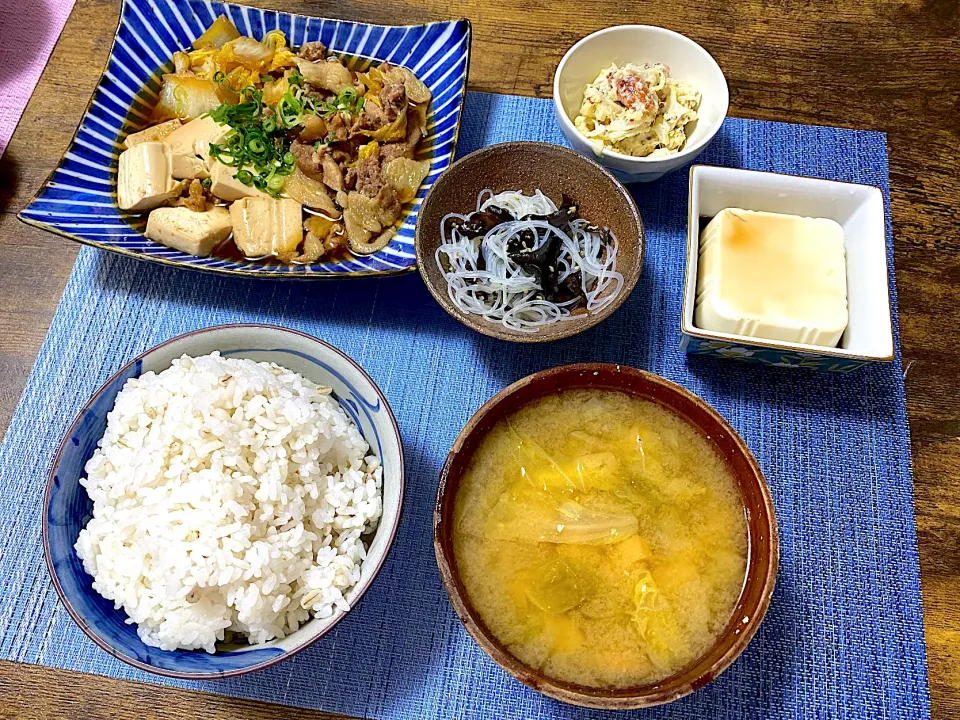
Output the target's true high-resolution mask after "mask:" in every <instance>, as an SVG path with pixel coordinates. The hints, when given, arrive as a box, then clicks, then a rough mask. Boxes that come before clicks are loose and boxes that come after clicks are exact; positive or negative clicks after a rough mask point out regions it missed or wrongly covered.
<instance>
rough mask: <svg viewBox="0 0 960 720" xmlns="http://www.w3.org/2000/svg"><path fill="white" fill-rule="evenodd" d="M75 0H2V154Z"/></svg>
mask: <svg viewBox="0 0 960 720" xmlns="http://www.w3.org/2000/svg"><path fill="white" fill-rule="evenodd" d="M73 3H74V0H0V155H2V154H3V151H4V150H5V149H6V147H7V143H8V142H10V136H11V135H13V131H14V129H15V128H16V127H17V123H18V122H19V121H20V116H21V115H23V109H24V108H25V107H26V106H27V101H29V100H30V96H31V95H32V94H33V89H34V88H35V87H36V86H37V81H38V80H39V79H40V74H41V73H42V72H43V68H44V66H46V64H47V60H48V59H49V57H50V52H51V51H52V50H53V46H54V45H56V43H57V38H59V37H60V31H61V30H63V25H64V23H65V22H66V21H67V16H69V15H70V10H72V9H73Z"/></svg>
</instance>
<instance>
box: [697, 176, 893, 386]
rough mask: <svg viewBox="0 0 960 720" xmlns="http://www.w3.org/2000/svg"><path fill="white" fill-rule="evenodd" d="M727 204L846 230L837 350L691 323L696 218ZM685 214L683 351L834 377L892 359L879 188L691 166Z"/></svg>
mask: <svg viewBox="0 0 960 720" xmlns="http://www.w3.org/2000/svg"><path fill="white" fill-rule="evenodd" d="M730 207H735V208H742V209H744V210H760V211H764V212H774V213H785V214H788V215H800V216H802V217H821V218H829V219H831V220H835V221H836V222H838V223H839V224H840V225H841V227H843V246H844V250H845V251H846V265H847V305H848V307H849V312H850V319H849V321H848V323H847V327H846V330H844V332H843V336H842V337H841V338H840V343H839V345H838V346H837V347H822V346H818V345H806V344H803V343H792V342H783V341H779V340H764V339H763V338H755V337H747V336H744V335H732V334H728V333H721V332H713V331H710V330H705V329H703V328H700V327H697V326H696V325H695V324H694V319H693V316H694V306H695V304H696V289H697V261H698V259H699V255H700V236H699V231H700V227H699V226H700V222H699V220H700V218H701V217H713V216H715V215H716V214H717V213H718V212H720V211H721V210H723V209H724V208H730ZM687 212H688V217H687V228H688V232H687V269H686V275H685V278H684V293H683V312H682V317H681V321H680V331H681V347H682V348H683V349H684V350H686V351H687V352H688V353H693V354H697V355H716V356H720V357H726V358H735V359H738V360H748V361H751V362H760V363H764V364H767V365H775V366H778V367H807V368H813V369H817V370H829V371H833V372H848V371H851V370H856V369H857V368H859V367H861V366H863V365H865V364H867V363H869V362H883V361H890V360H893V357H894V348H893V321H892V315H891V311H890V287H889V278H888V276H887V234H886V221H885V218H884V213H883V193H882V192H881V191H880V188H876V187H872V186H870V185H856V184H853V183H842V182H834V181H832V180H821V179H820V178H811V177H797V176H795V175H781V174H779V173H769V172H756V171H753V170H739V169H734V168H725V167H712V166H710V165H695V166H694V167H693V168H692V169H691V171H690V194H689V205H688V210H687Z"/></svg>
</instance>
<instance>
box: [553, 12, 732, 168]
mask: <svg viewBox="0 0 960 720" xmlns="http://www.w3.org/2000/svg"><path fill="white" fill-rule="evenodd" d="M631 62H632V63H655V62H661V63H664V64H666V65H667V66H669V68H670V75H671V77H674V78H677V79H678V80H684V81H686V82H688V83H691V84H692V85H694V86H696V87H697V89H699V90H700V92H701V93H702V94H703V100H702V101H701V103H700V109H699V111H698V112H699V113H700V118H699V119H698V120H696V121H695V122H692V123H690V124H689V125H687V128H686V130H687V142H686V144H685V145H684V146H683V149H682V150H681V151H680V152H679V153H677V154H676V155H668V156H666V157H643V158H636V157H630V156H629V155H624V154H622V153H618V152H614V151H612V150H609V149H607V148H603V149H602V151H601V153H602V154H601V155H600V156H599V157H598V156H597V154H596V152H595V150H594V146H593V145H592V144H590V142H589V141H588V140H587V139H586V138H585V137H584V136H583V135H581V134H580V131H578V130H577V128H576V127H575V126H574V124H573V120H574V118H576V117H577V113H578V112H579V110H580V104H581V102H582V101H583V90H584V88H586V86H587V85H589V84H590V83H592V82H593V81H594V80H596V78H597V75H599V74H600V71H601V70H603V69H604V68H605V67H608V66H609V65H610V63H617V65H624V64H626V63H631ZM729 104H730V93H729V92H728V90H727V81H726V79H725V78H724V77H723V71H722V70H721V69H720V66H719V65H717V61H716V60H714V59H713V57H711V55H710V53H708V52H707V51H706V50H704V49H703V48H702V47H700V46H699V45H697V43H695V42H694V41H693V40H691V39H690V38H687V37H684V36H683V35H681V34H679V33H675V32H673V31H672V30H667V29H665V28H660V27H654V26H653V25H618V26H616V27H611V28H607V29H605V30H598V31H597V32H595V33H593V34H592V35H587V36H586V37H585V38H583V39H582V40H581V41H580V42H578V43H577V44H576V45H574V46H573V47H572V48H570V49H569V50H568V51H567V54H566V55H564V56H563V59H562V60H561V61H560V64H559V65H558V66H557V72H556V74H555V75H554V76H553V108H554V112H555V113H556V115H557V122H558V123H560V129H561V130H562V131H563V134H564V135H565V136H566V138H567V140H568V141H570V145H571V147H573V148H574V149H575V150H576V151H578V152H580V153H582V154H583V155H586V156H587V157H590V158H593V159H594V160H597V161H598V162H599V163H600V164H601V165H603V166H604V167H606V168H607V169H608V170H610V171H611V172H613V174H614V175H616V176H617V178H618V179H620V180H621V181H623V182H649V181H651V180H656V179H657V178H659V177H660V176H662V175H664V174H665V173H668V172H670V171H671V170H676V169H677V168H678V167H680V166H681V165H685V164H686V163H688V162H690V161H691V160H693V159H694V158H695V157H697V155H699V154H700V153H701V152H703V149H704V148H705V147H706V146H707V143H709V142H710V140H712V139H713V136H714V135H716V134H717V131H718V130H719V129H720V125H721V124H722V123H723V119H724V118H725V117H726V116H727V107H728V106H729Z"/></svg>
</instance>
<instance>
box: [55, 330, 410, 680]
mask: <svg viewBox="0 0 960 720" xmlns="http://www.w3.org/2000/svg"><path fill="white" fill-rule="evenodd" d="M245 328H258V329H267V330H271V331H279V332H283V333H289V334H291V335H297V336H299V337H302V338H304V339H305V340H309V341H310V342H314V343H317V344H319V345H322V346H323V347H324V348H325V349H327V350H329V351H330V352H332V353H334V354H336V355H338V356H340V357H341V358H342V359H343V360H344V361H345V362H347V363H348V364H349V365H351V366H352V367H353V368H354V369H355V370H357V372H359V373H360V375H361V377H363V379H364V380H366V381H367V382H368V383H369V385H370V389H372V390H373V391H374V393H375V394H376V396H377V398H378V399H379V400H380V402H381V403H382V404H383V408H384V409H385V410H386V412H387V417H388V418H389V419H390V423H391V425H392V427H393V432H394V434H395V435H396V437H397V449H398V451H399V455H400V457H399V465H400V467H399V483H400V507H399V509H398V511H397V516H396V519H395V520H394V522H393V524H392V525H391V526H390V528H389V533H388V539H387V543H386V546H385V547H384V551H383V555H382V556H381V557H380V558H379V559H378V561H377V563H376V565H375V566H374V568H373V572H372V573H371V575H370V577H369V579H368V580H367V581H366V583H365V584H364V585H362V586H360V588H359V590H358V591H357V595H356V597H355V598H354V599H353V600H352V601H351V604H350V610H349V611H347V612H344V613H341V614H340V616H339V617H337V618H336V619H335V620H334V621H333V622H331V623H330V624H329V625H328V626H327V627H326V628H324V629H323V630H321V631H320V632H319V633H317V634H316V635H315V636H313V637H311V638H309V639H308V640H306V641H305V642H304V643H303V644H301V645H298V646H296V647H294V648H290V649H289V650H284V651H283V652H282V653H280V654H279V655H275V656H274V657H271V658H268V659H266V660H263V661H262V662H259V663H256V664H254V665H250V666H248V667H242V668H234V669H230V670H223V671H218V672H184V671H178V670H168V669H166V668H161V667H157V666H156V665H150V664H148V663H145V662H142V661H140V660H137V659H135V658H132V657H129V656H128V655H126V654H124V653H122V652H120V651H119V650H117V649H116V648H114V647H113V646H112V645H110V644H109V643H108V642H106V641H105V640H104V639H103V638H101V637H100V635H99V634H98V633H96V632H94V631H93V630H92V629H91V628H90V626H89V625H88V624H87V622H86V621H85V620H84V619H83V617H82V616H81V615H80V613H79V612H77V610H76V608H74V606H73V604H72V603H71V602H70V599H69V598H68V597H67V596H66V593H65V592H64V590H63V587H62V586H61V584H60V578H59V576H58V575H57V571H56V568H55V567H54V564H53V558H52V553H51V550H50V535H49V528H48V523H47V515H48V512H49V507H50V501H51V499H52V497H53V491H54V489H55V486H56V482H57V481H56V478H55V473H56V469H57V467H58V466H59V464H60V459H61V455H62V454H63V452H64V450H65V449H66V447H67V443H68V442H69V441H70V438H71V437H72V436H73V434H74V432H75V431H76V430H77V428H78V426H79V425H80V423H81V422H82V420H83V418H84V416H85V415H86V413H87V411H88V410H90V408H91V407H92V406H93V405H94V404H95V403H96V401H97V400H98V399H99V397H100V396H101V395H102V394H103V393H104V392H105V391H106V389H107V388H108V387H109V386H110V385H111V384H112V383H113V382H114V381H115V380H116V379H117V378H119V377H120V376H122V375H123V374H124V373H126V372H127V371H128V370H130V368H132V367H134V366H136V365H137V363H140V362H142V361H143V359H144V358H146V357H147V356H148V355H151V354H153V353H154V352H156V351H157V350H160V349H161V348H164V347H166V346H168V345H170V344H172V343H175V342H178V341H180V340H183V339H185V338H188V337H192V336H195V335H202V334H205V333H208V332H211V331H217V330H231V329H245ZM405 490H406V478H405V460H404V455H403V443H402V442H401V434H400V426H399V425H398V424H397V418H396V416H395V415H394V414H393V409H392V408H391V407H390V404H389V403H388V402H387V398H386V396H385V395H384V394H383V391H382V390H381V389H380V387H379V386H378V385H377V384H376V383H375V382H374V381H373V378H371V377H370V375H369V374H368V373H367V371H366V370H364V369H363V368H362V367H361V366H360V364H359V363H357V362H356V361H355V360H353V358H351V357H349V356H348V355H347V354H346V353H344V352H343V351H342V350H340V349H339V348H337V347H334V346H333V345H331V344H330V343H328V342H325V341H323V340H321V339H320V338H317V337H315V336H313V335H310V334H309V333H305V332H301V331H299V330H292V329H290V328H285V327H280V326H279V325H271V324H269V323H230V324H226V325H214V326H211V327H206V328H199V329H197V330H191V331H189V332H185V333H181V334H180V335H176V336H174V337H172V338H169V339H167V340H164V341H163V342H162V343H159V344H157V345H154V346H153V347H151V348H149V349H148V350H145V351H144V352H142V353H140V354H139V355H137V356H136V357H134V358H133V359H131V360H130V361H129V362H126V363H124V364H123V366H122V367H121V368H119V369H118V370H117V371H116V372H115V373H113V374H112V375H111V376H110V377H109V378H107V379H106V380H105V381H104V382H103V383H102V384H101V385H100V387H99V388H97V390H96V392H94V393H93V394H92V395H91V396H90V399H89V400H87V402H86V403H84V405H83V407H82V408H80V410H78V411H77V414H76V417H74V420H73V422H72V423H71V424H70V427H69V428H68V429H67V431H66V433H65V434H64V436H63V440H61V442H60V446H59V447H58V448H57V453H56V455H54V459H53V464H52V465H51V466H50V471H49V474H48V476H47V484H46V488H45V490H44V494H43V505H42V507H41V512H42V517H41V521H40V527H41V536H42V544H43V558H44V562H45V564H46V567H47V573H48V574H49V575H50V579H51V581H52V582H53V587H54V589H55V590H56V593H57V597H58V598H59V599H60V602H61V603H62V604H63V606H64V607H65V608H66V610H67V613H68V614H69V615H70V617H71V618H72V619H73V621H74V623H76V625H77V627H79V628H80V629H81V630H82V631H83V633H84V635H86V636H87V637H88V638H90V639H91V640H93V642H94V643H95V644H96V645H97V646H98V647H99V648H100V649H101V650H104V651H105V652H107V653H108V654H110V655H112V656H113V657H115V658H116V659H117V660H120V661H121V662H124V663H126V664H127V665H130V666H132V667H135V668H137V669H138V670H143V671H145V672H148V673H151V674H153V675H159V676H162V677H168V678H175V679H179V680H220V679H223V678H229V677H237V676H240V675H246V674H248V673H252V672H256V671H258V670H263V669H265V668H268V667H271V666H273V665H276V664H277V663H279V662H282V661H284V660H287V659H289V658H291V657H293V656H294V655H296V654H297V653H299V652H301V651H303V650H306V649H307V648H308V647H310V646H311V645H313V644H314V643H316V642H317V641H318V640H320V639H321V638H322V637H324V636H325V635H326V634H327V633H329V632H330V631H331V630H333V629H334V628H335V627H336V626H337V625H338V624H339V623H340V622H341V621H342V620H343V619H344V618H345V617H347V615H348V614H349V613H350V612H353V611H355V610H356V608H357V606H358V605H359V604H360V601H361V600H362V599H363V597H364V596H365V595H366V593H367V590H369V589H370V586H371V585H373V582H374V581H375V580H376V579H377V576H378V575H379V574H380V571H381V570H382V569H383V565H384V564H385V563H386V561H387V557H388V556H389V554H390V550H391V549H392V548H393V545H394V542H395V541H396V537H397V531H398V529H399V528H400V521H401V519H402V516H403V496H404V492H405ZM91 591H92V590H91ZM92 592H93V591H92ZM118 612H122V610H118ZM301 627H302V626H301ZM255 647H256V646H253V645H251V646H250V648H251V649H254V648H255ZM197 652H200V651H197Z"/></svg>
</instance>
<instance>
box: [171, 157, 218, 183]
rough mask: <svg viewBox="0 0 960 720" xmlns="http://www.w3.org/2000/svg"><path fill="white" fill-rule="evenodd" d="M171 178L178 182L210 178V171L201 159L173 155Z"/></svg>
mask: <svg viewBox="0 0 960 720" xmlns="http://www.w3.org/2000/svg"><path fill="white" fill-rule="evenodd" d="M172 172H173V177H175V178H176V179H178V180H188V179H189V180H193V179H196V178H207V177H210V171H209V170H208V169H207V164H206V163H205V162H204V161H203V158H199V157H197V156H196V155H177V154H174V155H173V166H172Z"/></svg>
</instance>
